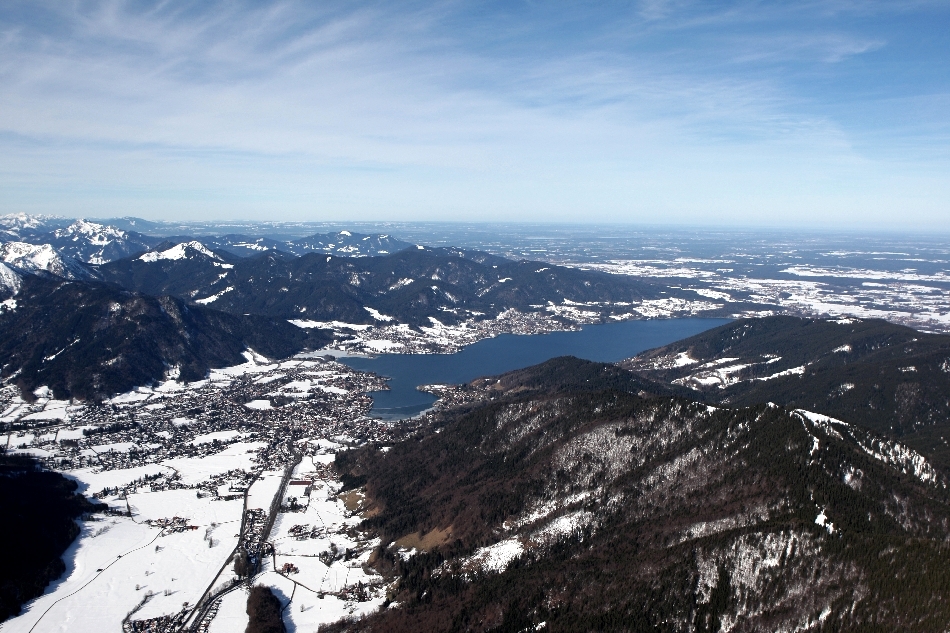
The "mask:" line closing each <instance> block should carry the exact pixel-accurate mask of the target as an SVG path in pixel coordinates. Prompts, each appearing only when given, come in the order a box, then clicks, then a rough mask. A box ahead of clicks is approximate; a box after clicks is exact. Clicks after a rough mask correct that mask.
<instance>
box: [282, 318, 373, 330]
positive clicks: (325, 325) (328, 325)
mask: <svg viewBox="0 0 950 633" xmlns="http://www.w3.org/2000/svg"><path fill="white" fill-rule="evenodd" d="M288 323H292V324H293V325H296V326H297V327H299V328H303V329H305V330H306V329H309V328H320V329H325V330H355V331H357V332H359V331H362V330H368V329H370V328H372V327H373V326H372V325H367V324H364V323H345V322H343V321H311V320H308V319H290V320H289V321H288Z"/></svg>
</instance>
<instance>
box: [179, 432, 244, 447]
mask: <svg viewBox="0 0 950 633" xmlns="http://www.w3.org/2000/svg"><path fill="white" fill-rule="evenodd" d="M236 437H241V433H240V431H215V432H213V433H205V434H204V435H199V436H198V437H196V438H195V439H193V440H191V443H192V444H195V445H198V444H210V443H211V442H213V441H215V440H218V441H219V442H227V441H228V440H233V439H234V438H236Z"/></svg>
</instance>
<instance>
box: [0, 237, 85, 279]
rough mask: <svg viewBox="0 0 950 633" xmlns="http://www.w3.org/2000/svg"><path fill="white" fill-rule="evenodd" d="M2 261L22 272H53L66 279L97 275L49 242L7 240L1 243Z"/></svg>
mask: <svg viewBox="0 0 950 633" xmlns="http://www.w3.org/2000/svg"><path fill="white" fill-rule="evenodd" d="M0 261H2V262H3V263H4V264H6V265H7V266H9V267H11V268H14V269H16V270H18V271H20V272H25V273H37V272H47V273H52V274H53V275H56V276H58V277H63V278H64V279H92V278H95V277H97V275H96V274H95V273H94V272H93V271H92V270H91V269H90V268H88V267H87V266H85V265H83V264H81V263H80V262H78V261H76V260H75V259H73V258H71V257H65V256H63V255H62V253H60V252H58V251H57V250H56V249H55V248H53V247H52V246H50V245H49V244H27V243H26V242H6V243H5V244H0Z"/></svg>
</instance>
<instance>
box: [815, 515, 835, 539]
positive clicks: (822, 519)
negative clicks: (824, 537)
mask: <svg viewBox="0 0 950 633" xmlns="http://www.w3.org/2000/svg"><path fill="white" fill-rule="evenodd" d="M815 525H820V526H822V527H823V528H825V529H826V530H828V534H833V533H834V531H835V524H834V523H832V522H831V521H829V520H828V517H827V516H826V515H825V511H824V509H822V511H821V512H820V513H819V514H818V516H817V517H815Z"/></svg>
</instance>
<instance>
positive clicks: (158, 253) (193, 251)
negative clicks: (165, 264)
mask: <svg viewBox="0 0 950 633" xmlns="http://www.w3.org/2000/svg"><path fill="white" fill-rule="evenodd" d="M202 255H203V256H204V257H208V258H210V259H213V260H216V261H219V262H221V261H224V260H223V259H222V258H221V257H220V256H219V255H216V254H215V253H213V252H211V251H210V250H208V249H207V248H206V247H205V245H204V244H202V243H201V242H198V241H191V242H182V243H181V244H176V245H175V246H172V247H171V248H167V249H164V250H154V251H149V252H147V253H145V254H143V255H141V256H140V257H139V259H141V260H142V261H143V262H157V261H158V260H160V259H167V260H171V261H177V260H180V259H191V258H193V257H196V256H197V257H200V256H202Z"/></svg>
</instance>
